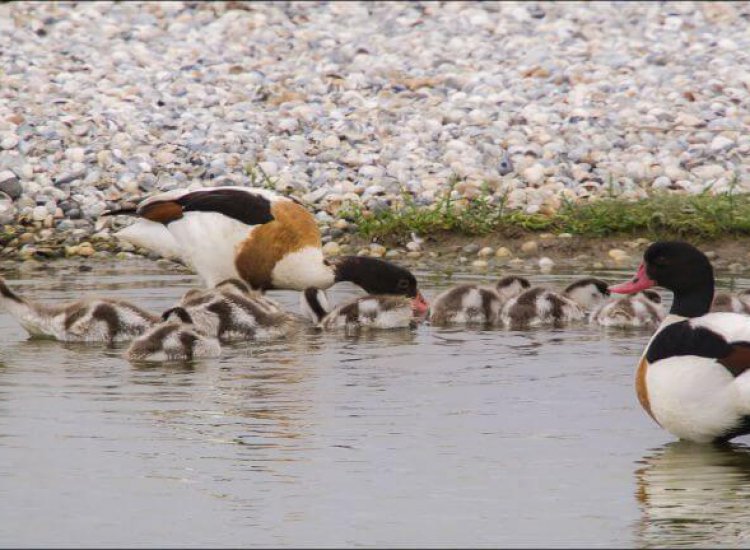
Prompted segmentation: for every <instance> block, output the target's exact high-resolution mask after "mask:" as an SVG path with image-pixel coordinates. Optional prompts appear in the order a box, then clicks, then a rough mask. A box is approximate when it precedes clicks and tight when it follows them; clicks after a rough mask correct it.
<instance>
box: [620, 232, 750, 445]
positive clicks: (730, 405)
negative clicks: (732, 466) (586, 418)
mask: <svg viewBox="0 0 750 550" xmlns="http://www.w3.org/2000/svg"><path fill="white" fill-rule="evenodd" d="M656 285H659V286H661V287H664V288H666V289H667V290H671V291H672V292H673V293H674V300H673V302H672V307H671V309H670V310H669V315H667V317H666V318H665V319H664V321H663V322H662V323H661V325H660V326H659V328H658V329H657V331H656V333H655V334H654V336H653V337H652V338H651V340H650V341H649V343H648V345H647V346H646V349H645V351H644V352H643V355H642V356H641V360H640V363H639V365H638V370H637V373H636V392H637V395H638V399H639V401H640V403H641V405H642V406H643V408H644V409H645V410H646V412H647V413H648V414H649V415H650V416H651V417H652V418H653V419H654V420H655V421H656V422H657V423H658V424H659V425H660V426H661V427H663V428H664V429H666V430H667V431H668V432H670V433H672V434H673V435H675V436H677V437H679V438H680V439H687V440H691V441H695V442H698V443H707V442H722V441H728V440H730V439H732V438H734V437H737V436H741V435H745V434H748V433H750V373H749V372H748V371H749V370H750V317H748V316H747V315H742V314H739V313H725V312H720V313H709V310H710V308H711V302H712V300H713V295H714V273H713V268H712V267H711V263H710V262H709V260H708V258H707V257H706V255H705V254H703V253H702V252H701V251H699V250H698V249H697V248H695V247H694V246H692V245H690V244H688V243H685V242H679V241H659V242H656V243H654V244H652V245H651V246H649V247H648V248H647V249H646V252H645V253H644V255H643V263H642V264H641V265H640V267H639V268H638V271H637V273H636V275H635V277H633V279H632V280H631V281H629V282H626V283H623V284H620V285H617V286H614V287H611V288H610V290H611V291H612V292H617V293H621V294H632V293H635V292H640V291H642V290H645V289H647V288H651V287H653V286H656Z"/></svg>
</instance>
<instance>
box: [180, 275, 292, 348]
mask: <svg viewBox="0 0 750 550" xmlns="http://www.w3.org/2000/svg"><path fill="white" fill-rule="evenodd" d="M180 306H181V307H182V308H184V309H185V310H186V311H187V312H188V314H189V315H190V317H191V318H192V320H193V325H194V326H195V327H196V329H197V330H199V331H201V332H203V333H204V334H208V335H210V336H214V337H217V338H218V339H219V340H220V341H222V342H230V341H237V340H266V339H271V338H278V337H281V336H284V335H285V334H287V333H288V332H289V331H290V330H291V329H292V328H294V326H295V321H296V318H295V317H294V316H292V315H290V314H289V313H287V312H285V311H284V310H283V309H282V308H281V306H280V305H279V304H277V303H276V302H275V301H273V300H271V299H270V298H268V297H267V296H264V295H263V294H261V293H260V292H258V291H255V290H252V289H251V288H250V287H249V286H248V285H247V283H244V282H243V281H240V280H239V279H227V280H226V281H222V282H221V283H219V284H218V285H216V287H215V288H212V289H207V290H198V289H191V290H189V291H188V292H187V293H185V295H184V296H183V297H182V299H181V300H180Z"/></svg>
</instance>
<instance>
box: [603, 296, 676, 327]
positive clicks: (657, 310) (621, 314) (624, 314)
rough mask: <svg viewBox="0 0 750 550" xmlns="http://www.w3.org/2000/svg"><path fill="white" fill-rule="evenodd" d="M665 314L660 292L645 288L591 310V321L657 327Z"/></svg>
mask: <svg viewBox="0 0 750 550" xmlns="http://www.w3.org/2000/svg"><path fill="white" fill-rule="evenodd" d="M665 315H666V313H665V311H664V308H663V307H662V305H661V296H659V293H658V292H655V291H653V290H644V291H643V292H638V293H637V294H633V295H632V296H622V297H620V298H616V299H613V300H609V301H607V302H605V303H603V304H601V305H600V306H599V307H598V308H596V309H595V310H594V311H592V312H591V314H590V315H589V322H591V323H592V324H595V325H601V326H603V327H618V328H626V327H634V328H637V327H656V326H657V325H658V324H659V323H661V322H662V320H663V319H664V316H665Z"/></svg>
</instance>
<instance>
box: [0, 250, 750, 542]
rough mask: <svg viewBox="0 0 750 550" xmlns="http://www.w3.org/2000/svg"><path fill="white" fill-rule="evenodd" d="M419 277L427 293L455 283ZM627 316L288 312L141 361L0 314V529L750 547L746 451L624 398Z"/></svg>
mask: <svg viewBox="0 0 750 550" xmlns="http://www.w3.org/2000/svg"><path fill="white" fill-rule="evenodd" d="M420 275H421V279H422V280H423V281H424V282H423V283H422V285H423V289H424V291H425V294H426V296H427V297H428V298H429V297H432V296H434V295H435V294H436V293H437V292H438V291H439V290H441V289H442V288H444V287H446V286H448V285H449V284H455V282H456V281H455V280H454V281H450V282H448V281H439V280H436V279H433V278H430V277H428V276H427V275H428V274H420ZM606 275H607V277H608V278H609V280H612V281H614V280H619V279H621V278H624V277H625V276H626V275H627V274H625V273H616V274H613V273H608V274H606ZM532 278H533V277H532ZM572 278H573V276H572V275H558V276H556V277H546V278H545V277H541V276H537V277H535V278H533V279H535V281H534V282H550V283H553V284H557V283H563V282H567V281H570V280H571V279H572ZM8 280H9V282H10V284H11V285H12V286H13V287H14V288H16V289H18V290H19V292H23V293H24V294H26V295H28V296H33V297H34V298H36V299H39V300H46V301H50V302H55V301H67V300H71V299H74V298H77V297H80V296H81V295H84V294H89V293H98V294H103V295H108V296H117V297H120V298H126V299H131V300H133V301H137V302H138V303H140V304H141V305H143V306H146V307H149V308H151V309H153V310H154V311H158V310H162V309H164V308H166V307H168V306H170V305H171V304H173V302H174V301H175V300H176V299H177V298H178V297H179V296H181V294H182V293H183V292H185V291H186V290H187V289H188V288H190V287H191V286H195V285H197V284H198V280H197V279H196V278H195V277H193V276H190V275H184V274H171V273H168V272H165V271H162V270H159V269H157V268H155V267H154V266H153V265H152V264H145V263H144V264H138V263H134V264H129V265H126V266H125V267H123V266H119V267H118V266H114V265H112V266H102V267H97V268H96V269H95V270H94V271H92V272H85V273H81V272H79V271H78V270H77V269H76V268H75V267H74V266H61V267H59V268H55V269H51V270H48V271H38V272H26V273H23V274H20V273H18V274H15V275H8ZM722 284H723V285H724V286H726V285H728V284H731V285H733V286H734V287H735V288H746V287H748V286H750V281H747V280H741V279H737V280H732V281H729V280H723V281H722ZM356 293H357V291H356V290H354V288H353V287H348V286H344V285H341V286H340V287H339V286H337V287H336V288H335V289H334V290H333V291H332V292H331V294H330V296H331V298H332V301H334V302H335V301H338V300H342V299H345V298H347V297H349V296H353V295H355V294H356ZM271 295H272V296H273V297H275V298H277V299H278V300H279V301H281V302H282V303H283V304H284V305H285V306H287V307H288V308H289V309H292V310H294V311H297V309H298V302H297V295H296V294H295V293H292V292H274V293H271ZM648 336H649V335H648V333H647V332H642V331H629V332H626V331H609V332H605V331H603V330H601V329H597V328H588V327H582V328H575V329H566V330H532V331H527V332H509V331H504V330H493V331H489V330H458V329H437V328H434V327H430V326H426V325H423V326H421V327H419V328H418V329H417V330H416V331H391V332H380V333H377V334H375V335H371V336H368V335H363V336H361V337H359V338H354V337H346V336H344V335H342V334H315V333H313V332H303V333H302V334H300V335H298V336H295V337H293V338H290V339H288V340H285V341H280V342H274V343H264V344H243V345H234V346H228V347H225V348H224V352H223V355H222V357H221V358H220V359H218V360H211V361H204V362H198V363H194V364H192V365H190V366H180V365H171V366H148V367H146V366H135V365H131V364H129V363H128V362H126V361H125V360H123V359H122V358H121V357H120V354H121V353H122V351H123V348H122V347H120V348H117V349H103V348H102V347H101V346H83V345H69V344H60V343H56V342H48V341H33V340H28V339H27V336H26V333H25V332H24V331H23V329H21V328H20V327H19V326H18V325H17V324H16V323H15V321H14V320H13V319H12V318H11V317H10V316H9V315H7V314H6V313H4V312H2V313H0V340H2V342H3V345H2V348H1V349H0V494H2V504H0V516H1V517H2V519H0V544H2V545H3V546H9V545H17V546H27V547H28V546H58V547H59V546H87V547H92V546H99V545H102V546H183V547H184V546H192V547H195V546H209V545H211V546H307V547H309V546H339V547H340V546H394V545H395V546H439V547H449V546H468V547H472V546H480V547H487V546H516V547H519V546H540V545H541V546H546V547H553V546H557V547H561V546H562V547H565V546H567V547H570V546H576V545H579V546H587V547H606V546H612V545H616V546H631V547H632V546H645V547H654V546H685V547H689V546H696V547H700V546H704V547H705V546H709V545H710V546H734V547H736V546H743V545H744V546H747V545H750V451H749V450H748V448H747V447H745V446H743V445H742V444H741V443H740V444H738V445H736V446H734V447H732V448H728V449H716V448H712V447H702V446H695V445H686V444H682V443H676V442H674V441H673V438H672V437H671V436H670V435H669V434H667V433H666V432H663V431H661V430H660V429H659V428H658V427H657V426H656V425H655V424H654V423H653V422H652V421H651V420H650V419H649V418H648V417H647V416H646V415H645V413H643V412H642V411H641V409H640V406H639V405H638V403H637V400H636V398H635V395H634V391H633V372H634V367H635V363H636V360H637V357H638V355H639V354H640V352H641V351H642V349H643V346H644V344H645V343H646V341H647V339H648ZM740 442H742V440H740ZM746 442H747V440H746Z"/></svg>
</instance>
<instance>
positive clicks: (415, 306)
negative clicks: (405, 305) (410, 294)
mask: <svg viewBox="0 0 750 550" xmlns="http://www.w3.org/2000/svg"><path fill="white" fill-rule="evenodd" d="M411 309H412V311H413V312H414V316H415V317H423V316H424V315H425V314H426V313H427V311H428V310H429V309H430V304H428V303H427V300H425V299H424V296H422V293H421V292H419V291H417V295H416V296H415V297H414V298H412V300H411Z"/></svg>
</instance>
